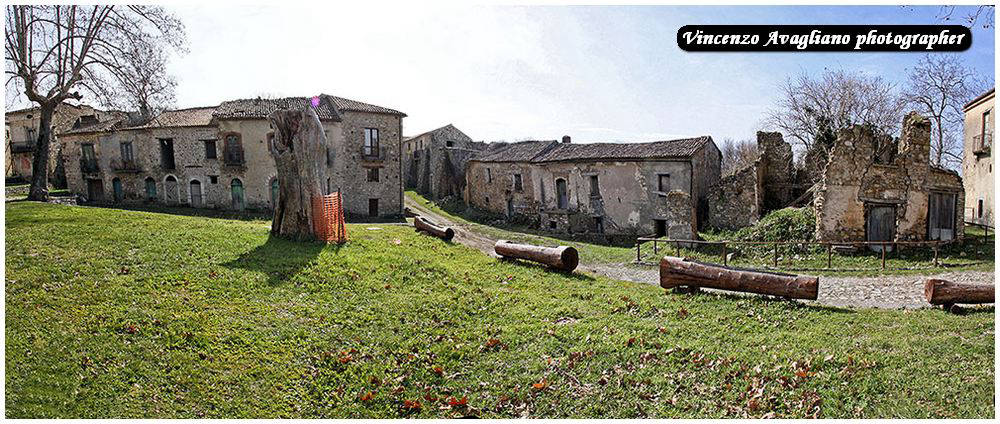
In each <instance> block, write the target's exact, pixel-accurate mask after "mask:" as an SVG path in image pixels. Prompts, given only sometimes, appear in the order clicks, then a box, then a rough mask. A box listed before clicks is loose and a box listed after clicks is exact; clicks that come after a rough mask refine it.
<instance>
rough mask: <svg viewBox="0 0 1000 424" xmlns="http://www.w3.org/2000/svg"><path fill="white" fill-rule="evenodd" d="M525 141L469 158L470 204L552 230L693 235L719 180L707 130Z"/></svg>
mask: <svg viewBox="0 0 1000 424" xmlns="http://www.w3.org/2000/svg"><path fill="white" fill-rule="evenodd" d="M568 141H569V140H568V137H566V138H564V142H563V143H559V142H556V141H528V142H520V143H513V144H511V145H510V146H509V147H507V148H496V149H491V150H492V151H493V153H490V154H485V155H484V156H482V157H479V158H475V159H473V160H471V161H470V162H469V166H468V170H467V172H466V179H467V187H468V188H467V190H466V195H465V198H466V203H467V204H469V205H470V206H472V207H475V208H478V209H481V210H486V211H490V212H493V213H496V214H499V215H505V216H507V217H509V218H515V217H516V218H518V219H521V220H525V221H528V222H531V223H533V224H534V225H536V226H538V227H540V228H542V229H546V230H549V231H554V232H565V233H590V234H603V235H606V236H629V237H634V236H636V235H660V236H667V237H672V238H690V237H693V236H694V235H695V234H696V231H697V228H698V224H699V215H707V210H705V211H703V212H702V213H701V214H699V213H698V212H699V211H698V209H699V207H706V206H707V199H705V197H706V196H707V192H708V187H709V184H710V183H712V182H714V180H716V179H718V175H719V172H720V165H721V157H720V152H719V150H718V148H717V147H716V146H715V143H714V142H712V140H711V138H710V137H700V138H696V139H685V140H674V141H668V142H656V143H627V144H625V143H623V144H615V143H593V144H580V145H573V144H570V143H569V142H568Z"/></svg>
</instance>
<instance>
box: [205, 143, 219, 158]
mask: <svg viewBox="0 0 1000 424" xmlns="http://www.w3.org/2000/svg"><path fill="white" fill-rule="evenodd" d="M204 142H205V159H216V158H218V157H219V156H218V150H217V149H216V148H215V140H204Z"/></svg>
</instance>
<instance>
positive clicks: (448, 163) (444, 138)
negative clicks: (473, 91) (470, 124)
mask: <svg viewBox="0 0 1000 424" xmlns="http://www.w3.org/2000/svg"><path fill="white" fill-rule="evenodd" d="M403 145H404V146H403V175H405V177H406V179H405V184H406V188H411V189H415V190H416V191H417V192H419V193H421V194H423V195H425V196H427V197H429V198H431V199H441V198H444V197H447V196H455V195H461V194H462V192H463V190H464V188H465V183H466V182H465V168H466V164H467V162H468V161H469V160H470V159H471V158H473V157H474V156H475V155H476V154H478V153H479V152H481V151H482V150H484V148H485V144H484V143H475V142H473V141H472V139H471V138H470V137H469V136H468V135H466V134H465V133H463V132H462V131H461V130H459V129H458V128H456V127H455V126H454V125H451V124H448V125H445V126H443V127H441V128H438V129H436V130H433V131H428V132H426V133H424V134H420V135H418V136H416V137H412V138H409V139H407V140H405V141H404V142H403Z"/></svg>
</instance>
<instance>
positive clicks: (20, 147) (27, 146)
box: [10, 140, 35, 153]
mask: <svg viewBox="0 0 1000 424" xmlns="http://www.w3.org/2000/svg"><path fill="white" fill-rule="evenodd" d="M34 149H35V142H34V141H31V140H26V141H12V142H10V152H11V153H24V152H30V151H32V150H34Z"/></svg>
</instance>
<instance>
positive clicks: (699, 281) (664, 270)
mask: <svg viewBox="0 0 1000 424" xmlns="http://www.w3.org/2000/svg"><path fill="white" fill-rule="evenodd" d="M678 286H693V287H707V288H713V289H720V290H731V291H739V292H748V293H757V294H766V295H772V296H782V297H790V298H794V299H809V300H816V296H817V295H818V294H819V278H818V277H807V276H799V275H791V274H778V273H771V272H760V271H748V270H739V269H733V268H728V267H724V266H719V265H712V264H705V263H700V262H696V261H692V260H688V259H684V258H678V257H674V256H664V257H663V259H661V260H660V287H663V288H665V289H670V288H674V287H678Z"/></svg>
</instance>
